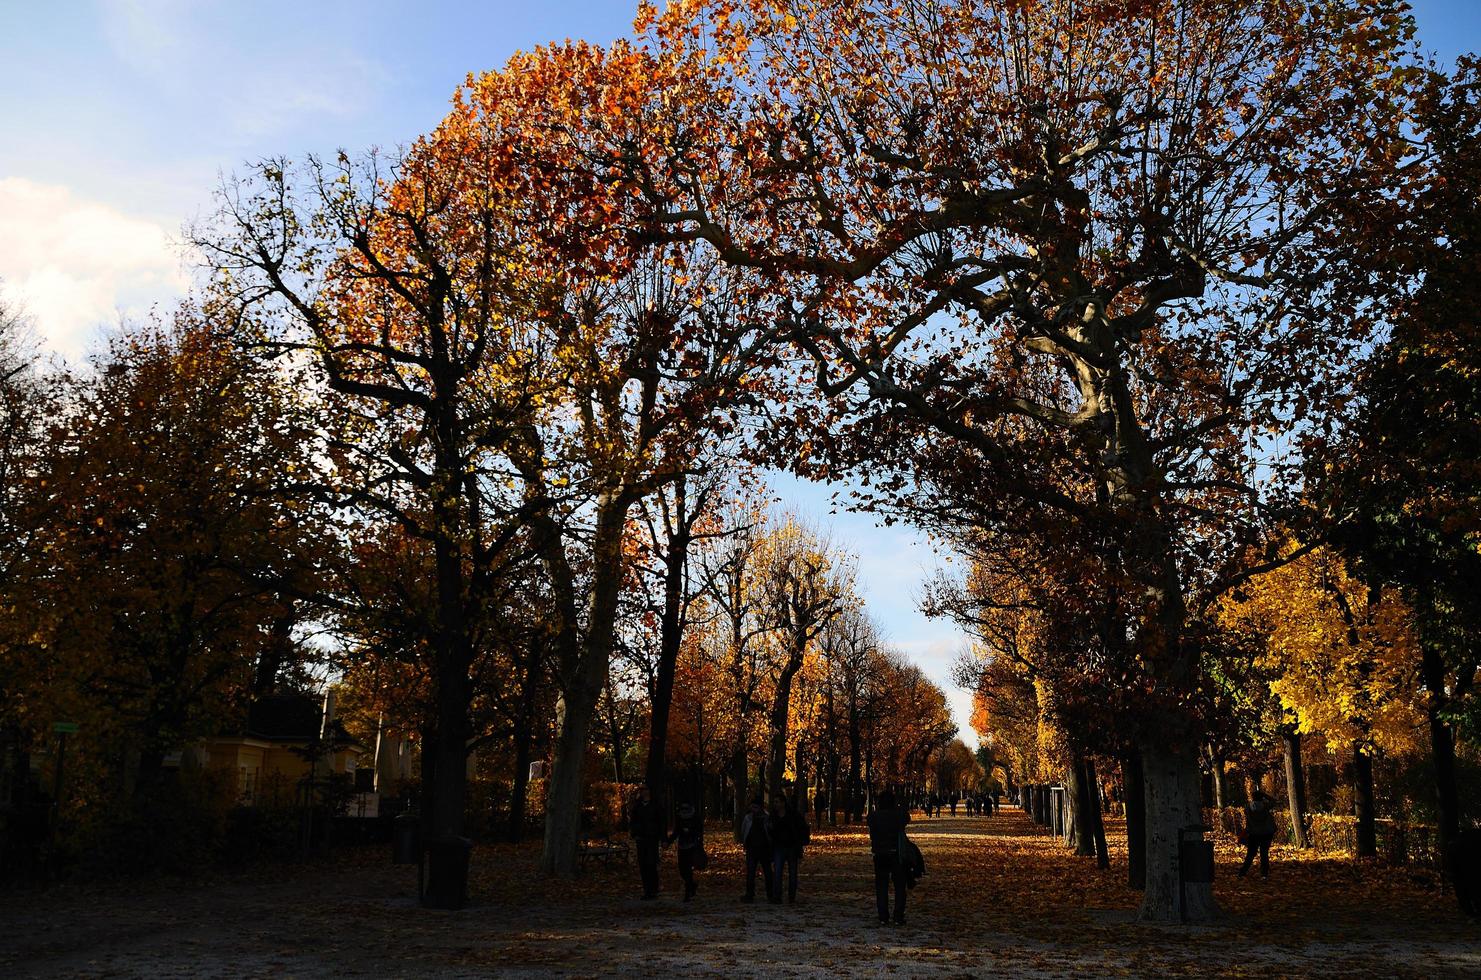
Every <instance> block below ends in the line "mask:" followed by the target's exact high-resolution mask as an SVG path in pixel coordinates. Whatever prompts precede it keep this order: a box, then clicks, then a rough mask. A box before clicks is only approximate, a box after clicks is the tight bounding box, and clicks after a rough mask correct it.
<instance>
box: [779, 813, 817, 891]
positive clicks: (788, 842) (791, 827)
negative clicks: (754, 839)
mask: <svg viewBox="0 0 1481 980" xmlns="http://www.w3.org/2000/svg"><path fill="white" fill-rule="evenodd" d="M780 803H781V801H780V800H777V801H773V803H772V832H771V853H772V878H773V880H774V881H775V882H776V895H774V896H773V897H772V901H773V902H776V903H778V904H780V902H781V900H782V883H783V881H785V882H786V885H787V901H788V902H796V901H797V867H798V865H799V864H801V863H802V849H803V848H804V847H806V846H807V844H808V841H809V840H810V839H811V838H812V828H811V827H809V826H808V825H807V818H806V817H804V816H803V815H802V811H801V810H800V809H799V808H798V806H797V797H795V796H790V797H788V798H787V802H786V805H785V806H784V807H781V808H780V810H779V809H778V805H779V804H780ZM784 871H785V872H786V877H785V878H784V877H783V872H784Z"/></svg>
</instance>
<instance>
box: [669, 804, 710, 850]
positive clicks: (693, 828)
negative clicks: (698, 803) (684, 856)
mask: <svg viewBox="0 0 1481 980" xmlns="http://www.w3.org/2000/svg"><path fill="white" fill-rule="evenodd" d="M674 841H678V842H679V850H681V851H688V850H691V849H693V848H696V847H698V846H699V845H700V844H701V843H703V841H704V824H703V823H701V822H700V819H699V814H697V813H691V814H689V815H688V816H685V815H684V814H682V813H681V814H679V816H678V818H677V819H676V820H675V821H674V830H673V833H671V834H669V836H668V842H669V843H670V844H672V843H673V842H674Z"/></svg>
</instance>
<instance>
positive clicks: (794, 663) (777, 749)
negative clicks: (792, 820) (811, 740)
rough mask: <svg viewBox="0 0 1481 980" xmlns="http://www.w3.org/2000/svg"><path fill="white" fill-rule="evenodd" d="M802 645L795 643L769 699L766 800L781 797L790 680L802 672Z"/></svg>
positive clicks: (790, 702)
mask: <svg viewBox="0 0 1481 980" xmlns="http://www.w3.org/2000/svg"><path fill="white" fill-rule="evenodd" d="M804 649H805V648H804V646H803V644H802V643H794V645H793V649H792V651H791V655H790V656H789V657H788V658H787V662H786V663H785V664H783V665H782V670H781V673H780V674H778V675H777V681H776V689H775V691H773V693H772V698H771V756H770V760H769V764H768V766H767V770H766V777H767V779H766V796H767V799H768V800H775V799H780V798H781V796H782V778H783V776H785V775H786V771H787V713H788V710H789V709H790V707H791V704H792V678H794V677H796V676H797V672H798V671H799V670H801V669H802V655H803V652H804Z"/></svg>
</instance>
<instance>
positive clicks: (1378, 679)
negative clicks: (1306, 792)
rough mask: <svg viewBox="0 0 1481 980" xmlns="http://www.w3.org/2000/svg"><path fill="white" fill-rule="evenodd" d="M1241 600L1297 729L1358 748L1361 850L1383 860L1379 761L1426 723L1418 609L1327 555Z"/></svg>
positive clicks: (1299, 564)
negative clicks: (1376, 789)
mask: <svg viewBox="0 0 1481 980" xmlns="http://www.w3.org/2000/svg"><path fill="white" fill-rule="evenodd" d="M1242 594H1244V595H1246V596H1247V597H1248V600H1247V602H1246V603H1244V604H1242V605H1239V606H1236V607H1234V609H1235V611H1236V614H1238V615H1242V616H1245V617H1249V618H1251V619H1254V620H1255V621H1256V623H1257V624H1258V628H1259V629H1260V630H1261V631H1262V632H1263V633H1264V635H1265V637H1266V643H1267V645H1266V652H1265V654H1264V657H1263V658H1262V659H1263V661H1264V663H1263V664H1262V666H1263V667H1265V669H1267V670H1268V671H1269V672H1270V677H1271V680H1270V682H1269V683H1270V689H1271V691H1272V693H1274V694H1275V696H1276V697H1277V698H1279V700H1280V702H1281V704H1282V705H1283V706H1284V707H1285V708H1286V709H1287V710H1289V711H1290V712H1291V713H1292V714H1293V715H1294V716H1295V718H1296V723H1295V731H1296V732H1297V733H1299V734H1303V735H1305V734H1311V733H1318V734H1320V735H1322V736H1323V737H1325V738H1326V740H1327V743H1328V746H1329V747H1330V748H1333V749H1337V748H1342V749H1349V750H1351V752H1352V760H1353V762H1352V767H1353V805H1354V807H1355V809H1356V816H1357V819H1358V833H1357V853H1358V856H1359V857H1375V856H1376V855H1377V853H1378V844H1377V837H1376V835H1375V830H1374V823H1373V821H1374V816H1375V814H1374V809H1373V759H1374V758H1375V756H1376V755H1378V754H1379V753H1391V754H1402V753H1408V752H1411V751H1412V750H1413V748H1414V733H1415V732H1416V731H1417V730H1418V729H1419V727H1420V724H1421V719H1422V717H1423V713H1422V708H1421V705H1420V704H1419V691H1418V688H1417V685H1416V684H1415V683H1414V681H1415V678H1416V673H1417V672H1416V670H1415V668H1416V666H1417V665H1418V663H1419V654H1418V649H1417V645H1416V643H1415V640H1414V633H1413V624H1412V616H1411V614H1410V611H1409V609H1408V608H1407V607H1406V606H1405V605H1404V604H1403V603H1402V602H1400V601H1399V600H1398V597H1397V595H1394V594H1392V593H1390V594H1389V595H1387V596H1385V594H1384V591H1383V590H1382V589H1380V588H1373V587H1369V586H1366V585H1364V584H1363V583H1361V582H1359V581H1357V580H1356V579H1355V578H1354V577H1353V576H1351V575H1350V574H1349V573H1348V570H1347V569H1346V568H1345V567H1344V562H1343V561H1342V559H1341V558H1340V557H1339V556H1338V555H1336V554H1334V553H1333V552H1331V551H1330V550H1327V549H1318V550H1316V551H1313V552H1310V553H1308V554H1306V555H1304V556H1302V557H1301V558H1298V559H1296V560H1294V561H1292V562H1291V563H1290V564H1287V565H1284V566H1282V567H1281V568H1279V569H1276V570H1274V571H1271V572H1269V573H1268V574H1266V575H1263V576H1260V577H1259V578H1256V579H1253V580H1252V581H1250V582H1249V583H1247V584H1246V585H1245V586H1244V587H1243V589H1242ZM1294 761H1295V760H1293V762H1294ZM1298 819H1299V815H1298V813H1297V812H1294V811H1293V813H1292V820H1293V823H1294V822H1296V821H1297V820H1298Z"/></svg>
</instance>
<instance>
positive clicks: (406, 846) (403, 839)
mask: <svg viewBox="0 0 1481 980" xmlns="http://www.w3.org/2000/svg"><path fill="white" fill-rule="evenodd" d="M391 827H392V829H391V863H392V864H418V863H420V862H421V860H422V823H421V820H420V819H419V818H418V817H417V815H416V814H415V813H403V814H401V815H400V816H398V817H397V818H396V819H395V820H393V821H392V822H391Z"/></svg>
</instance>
